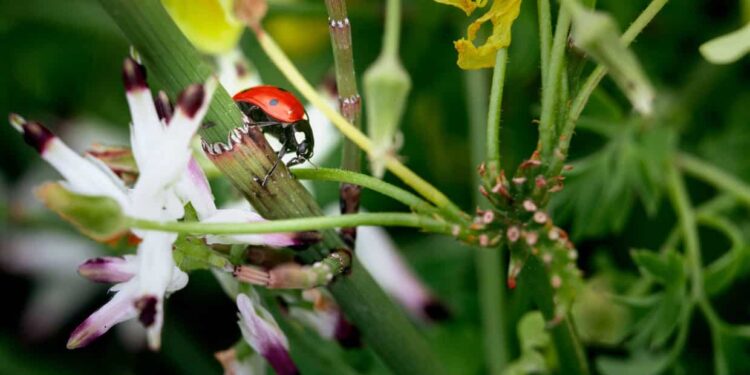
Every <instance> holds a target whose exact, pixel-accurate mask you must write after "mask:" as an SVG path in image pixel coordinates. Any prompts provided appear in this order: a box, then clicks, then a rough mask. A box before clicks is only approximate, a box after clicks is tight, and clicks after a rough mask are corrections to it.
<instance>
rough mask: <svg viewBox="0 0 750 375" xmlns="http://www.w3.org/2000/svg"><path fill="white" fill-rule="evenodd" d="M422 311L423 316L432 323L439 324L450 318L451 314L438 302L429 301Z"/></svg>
mask: <svg viewBox="0 0 750 375" xmlns="http://www.w3.org/2000/svg"><path fill="white" fill-rule="evenodd" d="M422 309H423V311H424V314H425V315H426V316H427V317H428V318H430V320H432V321H434V322H440V321H444V320H448V319H450V318H451V312H450V311H449V310H448V308H447V307H445V305H444V304H442V303H441V302H440V301H438V300H434V299H433V300H430V301H429V302H427V304H425V305H424V307H423V308H422Z"/></svg>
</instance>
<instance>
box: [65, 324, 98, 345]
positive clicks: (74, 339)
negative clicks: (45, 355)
mask: <svg viewBox="0 0 750 375" xmlns="http://www.w3.org/2000/svg"><path fill="white" fill-rule="evenodd" d="M90 331H91V324H90V323H89V322H88V321H84V322H83V323H81V324H79V325H78V327H76V329H74V330H73V333H71V334H70V338H69V339H68V343H67V344H66V345H65V347H66V348H68V349H78V348H83V347H84V346H86V345H88V344H91V342H92V341H94V340H95V339H96V338H97V337H99V335H97V334H92V332H90Z"/></svg>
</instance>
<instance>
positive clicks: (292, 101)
mask: <svg viewBox="0 0 750 375" xmlns="http://www.w3.org/2000/svg"><path fill="white" fill-rule="evenodd" d="M232 99H234V101H235V103H237V105H238V106H239V107H240V110H241V111H242V112H243V113H244V114H245V115H246V116H247V118H248V119H249V120H250V125H251V126H259V127H262V131H263V133H265V134H270V135H271V136H273V137H274V138H276V139H277V140H278V141H279V142H280V143H281V149H280V150H279V151H278V159H279V160H281V158H282V157H283V156H284V155H286V154H287V153H295V154H296V156H295V157H294V158H292V159H291V160H289V161H288V162H287V163H286V165H287V167H291V166H293V165H297V164H302V163H304V162H306V161H308V160H309V159H310V158H311V157H312V155H313V148H314V146H315V139H314V138H313V131H312V128H311V127H310V122H309V120H308V116H307V112H306V111H305V107H304V106H303V105H302V103H300V101H299V100H298V99H297V98H296V97H295V96H294V95H292V93H290V92H289V91H286V90H284V89H282V88H279V87H276V86H269V85H263V86H255V87H251V88H249V89H247V90H244V91H240V92H239V93H237V94H235V95H234V96H233V97H232ZM297 133H299V134H300V135H301V137H300V138H299V139H298V138H297ZM277 165H278V160H277V161H276V163H274V165H273V167H271V170H269V171H268V173H267V174H266V176H265V177H264V178H263V183H262V185H263V186H265V184H266V181H267V180H268V177H269V176H270V175H271V174H272V173H273V171H274V170H275V169H276V166H277Z"/></svg>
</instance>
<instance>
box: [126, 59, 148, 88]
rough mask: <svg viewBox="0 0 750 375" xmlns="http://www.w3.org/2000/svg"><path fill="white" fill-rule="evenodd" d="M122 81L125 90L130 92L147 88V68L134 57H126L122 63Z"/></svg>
mask: <svg viewBox="0 0 750 375" xmlns="http://www.w3.org/2000/svg"><path fill="white" fill-rule="evenodd" d="M122 81H123V83H124V84H125V90H126V91H128V92H130V91H135V90H139V89H147V88H148V84H146V68H145V67H144V66H143V65H141V64H139V63H138V62H137V61H135V60H134V59H133V58H131V57H128V58H126V59H125V62H124V63H123V64H122Z"/></svg>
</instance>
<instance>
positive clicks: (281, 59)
mask: <svg viewBox="0 0 750 375" xmlns="http://www.w3.org/2000/svg"><path fill="white" fill-rule="evenodd" d="M256 37H257V38H258V42H259V43H260V46H261V48H263V51H264V52H265V53H266V54H267V55H268V57H269V58H270V59H271V61H272V62H273V63H274V64H275V65H276V67H277V68H278V69H279V70H280V71H281V72H282V73H283V74H284V76H285V77H286V78H287V79H288V80H289V82H290V83H291V84H292V85H294V87H295V88H296V89H297V90H298V91H299V92H300V93H301V94H302V95H303V96H304V97H305V99H307V100H308V101H309V102H311V103H312V104H313V105H315V106H316V107H318V108H319V109H320V110H321V111H322V112H323V114H324V115H325V116H326V117H327V118H328V119H329V120H331V122H332V123H333V124H334V125H335V126H336V127H337V128H338V129H339V130H340V131H341V133H342V134H344V136H345V137H347V138H349V139H350V140H352V141H353V142H354V143H356V144H357V146H359V147H360V148H361V149H362V150H363V151H365V152H366V153H367V154H372V153H373V145H372V140H370V139H369V138H368V137H367V136H366V135H365V134H364V133H362V132H361V131H360V130H359V129H357V128H355V127H354V126H353V125H352V124H350V123H349V122H348V121H347V120H346V119H345V118H343V117H342V116H341V115H340V114H339V113H338V112H336V111H335V110H334V109H333V108H331V107H330V106H329V105H328V104H327V103H326V102H325V100H323V98H321V97H320V95H318V93H317V92H316V91H315V90H314V89H313V88H312V86H311V85H310V83H309V82H307V80H306V79H305V77H303V76H302V74H301V73H300V72H299V70H297V68H296V67H295V66H294V64H292V62H291V61H290V60H289V58H288V57H287V56H286V54H285V53H284V52H283V51H282V50H281V48H279V46H278V45H277V44H276V42H275V41H274V40H273V39H271V36H270V35H268V33H266V32H264V31H262V30H256ZM384 158H385V162H384V164H385V166H386V168H387V169H388V170H389V171H391V172H392V173H393V174H394V175H396V176H397V177H398V178H400V179H401V180H402V181H404V183H406V184H407V185H409V186H410V187H412V188H413V189H414V190H415V191H417V192H418V193H419V194H420V195H422V196H423V197H425V198H426V199H427V200H429V201H431V202H432V203H434V204H435V205H436V206H437V207H438V208H440V209H441V210H442V211H443V212H444V214H445V215H446V216H447V217H448V218H451V219H455V220H459V221H463V222H466V221H467V219H468V215H466V214H465V213H464V212H462V211H461V209H459V208H458V206H456V205H455V203H453V202H451V200H450V199H448V197H446V196H445V194H443V193H442V192H441V191H440V190H438V189H436V188H435V187H434V186H432V185H431V184H430V183H429V182H427V181H425V180H424V179H423V178H421V177H419V175H417V174H416V173H414V172H413V171H412V170H411V169H409V168H408V167H406V166H405V165H403V164H402V163H401V161H399V160H398V159H397V158H396V157H395V156H391V155H386V156H384Z"/></svg>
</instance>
